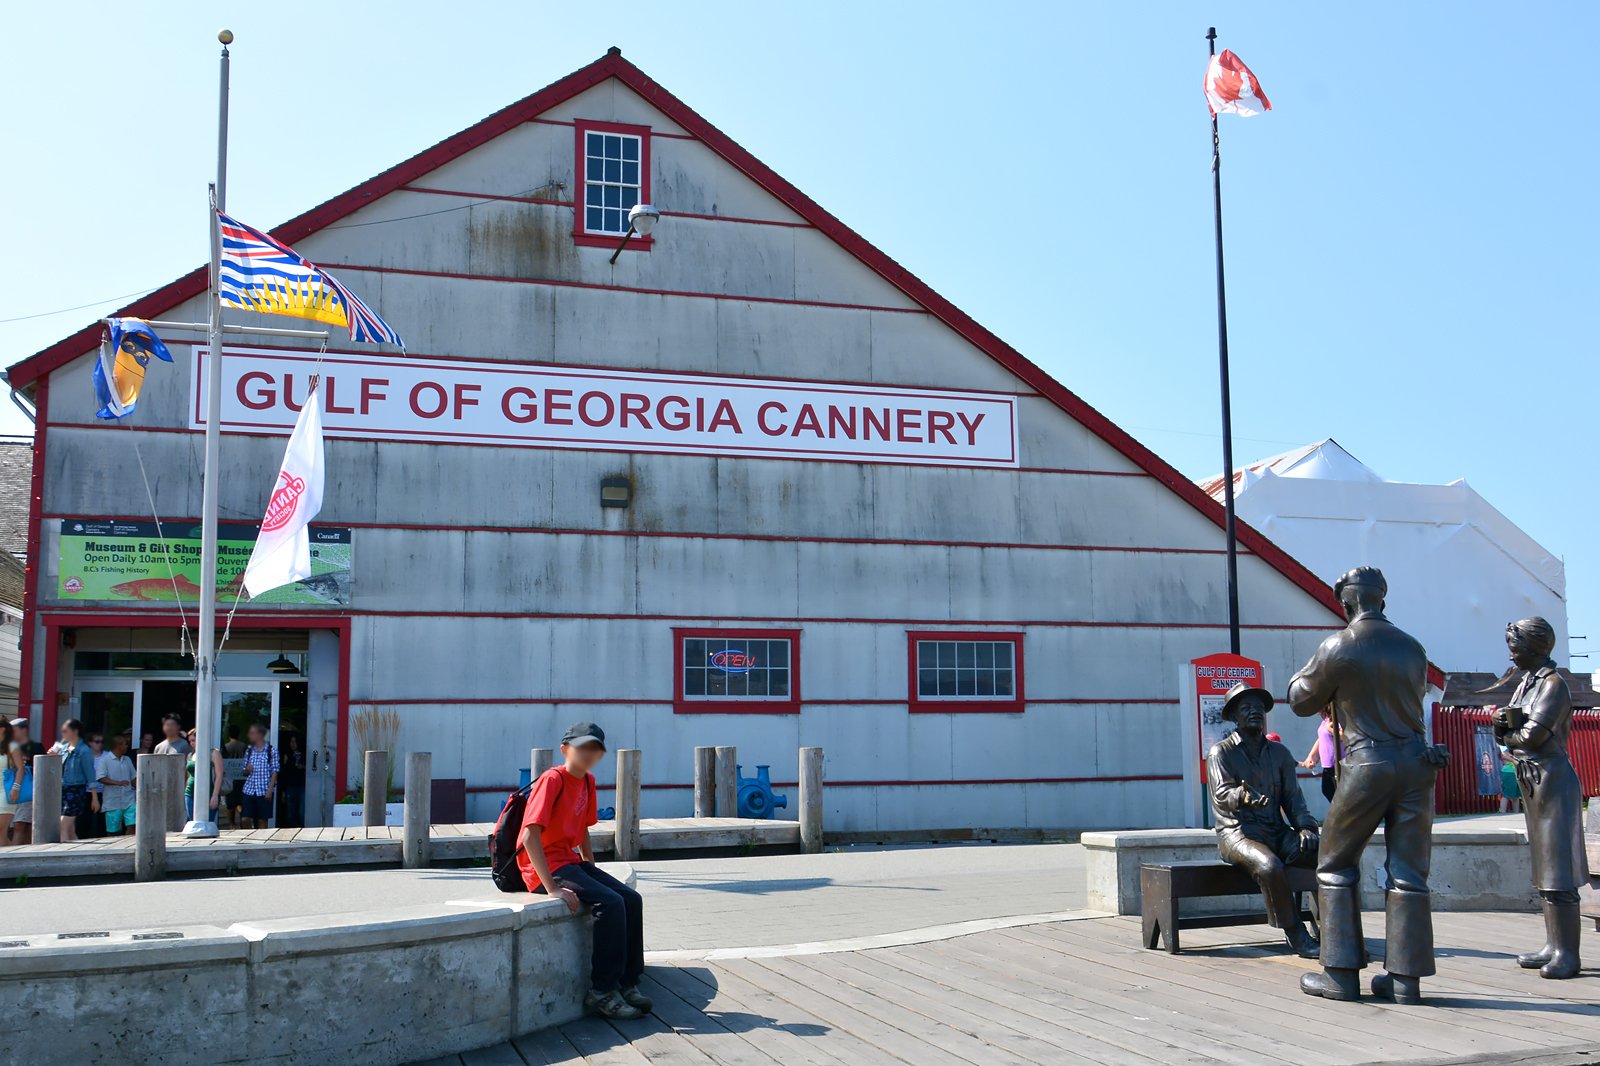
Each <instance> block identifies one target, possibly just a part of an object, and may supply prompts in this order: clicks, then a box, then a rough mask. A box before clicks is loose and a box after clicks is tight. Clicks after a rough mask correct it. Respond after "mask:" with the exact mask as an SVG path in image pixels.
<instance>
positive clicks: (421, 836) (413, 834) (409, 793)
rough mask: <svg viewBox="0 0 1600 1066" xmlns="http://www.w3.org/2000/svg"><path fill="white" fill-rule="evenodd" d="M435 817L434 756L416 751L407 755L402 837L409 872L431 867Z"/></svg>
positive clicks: (401, 841) (402, 847)
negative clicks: (432, 829)
mask: <svg viewBox="0 0 1600 1066" xmlns="http://www.w3.org/2000/svg"><path fill="white" fill-rule="evenodd" d="M432 816H433V754H432V753H431V752H426V751H413V752H411V753H410V754H409V755H407V756H406V809H405V819H404V828H403V829H402V831H401V835H400V861H401V864H402V865H403V866H405V868H406V869H408V870H416V869H420V868H421V867H424V866H427V865H428V860H429V858H430V856H429V851H430V848H429V845H430V843H431V839H430V837H429V828H428V827H429V826H430V825H431V824H432V822H433V817H432Z"/></svg>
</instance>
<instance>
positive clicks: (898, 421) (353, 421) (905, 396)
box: [189, 347, 1018, 467]
mask: <svg viewBox="0 0 1600 1066" xmlns="http://www.w3.org/2000/svg"><path fill="white" fill-rule="evenodd" d="M225 351H226V354H227V358H226V359H225V360H223V375H224V377H223V382H222V420H223V421H222V425H223V428H224V429H231V430H237V431H241V432H256V433H281V434H284V435H287V434H288V433H289V431H290V430H291V429H292V428H294V421H295V415H296V413H297V412H298V411H299V410H300V406H301V405H302V404H303V403H304V402H305V397H306V390H307V385H308V383H309V381H310V378H311V375H312V373H313V372H315V371H316V369H317V353H315V352H304V351H290V350H285V349H262V348H232V347H229V348H227V349H225ZM210 367H211V360H210V359H208V358H206V349H204V348H199V349H197V350H196V362H195V371H194V373H193V374H192V375H191V397H190V401H191V402H190V409H189V411H190V424H191V425H192V426H194V427H197V428H198V427H201V426H203V425H204V424H205V420H204V402H203V397H204V396H205V389H206V376H207V374H208V373H209V371H210ZM320 372H321V375H322V381H323V385H322V389H321V394H322V407H323V428H324V432H326V434H327V435H328V436H330V437H357V438H363V439H369V440H410V441H437V442H445V443H453V444H488V445H513V446H519V445H520V446H523V447H530V448H578V449H600V450H606V451H627V452H652V451H653V452H681V453H687V454H694V455H754V456H769V457H777V458H792V459H831V460H844V461H850V462H862V463H871V462H888V463H922V464H928V465H933V466H1000V467H1007V466H1017V465H1018V463H1017V410H1016V397H1015V396H1011V395H1007V394H1004V393H986V392H951V391H948V390H943V389H921V388H909V387H903V386H882V385H876V386H875V385H843V384H833V383H829V382H808V381H783V380H778V379H772V378H729V377H713V376H710V375H702V374H671V373H657V372H653V371H640V370H598V369H589V368H584V367H572V366H553V365H550V364H544V363H503V362H473V361H468V360H458V359H427V358H419V359H412V358H409V357H406V356H395V357H390V356H379V357H373V356H350V355H337V356H336V355H329V356H326V357H324V358H323V360H322V366H321V370H320Z"/></svg>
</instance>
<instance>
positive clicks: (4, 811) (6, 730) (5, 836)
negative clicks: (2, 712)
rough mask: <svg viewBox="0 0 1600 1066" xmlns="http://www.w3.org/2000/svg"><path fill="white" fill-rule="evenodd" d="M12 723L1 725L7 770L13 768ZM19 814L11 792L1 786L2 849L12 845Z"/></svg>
mask: <svg viewBox="0 0 1600 1066" xmlns="http://www.w3.org/2000/svg"><path fill="white" fill-rule="evenodd" d="M11 744H12V740H11V723H10V722H9V721H7V722H5V723H4V724H3V725H0V758H4V759H5V760H6V761H5V766H4V768H5V769H9V768H10V766H11V762H10V758H11ZM16 813H17V804H16V801H15V800H13V799H12V798H11V790H10V789H9V788H5V787H3V786H0V848H3V847H5V846H6V845H8V844H10V843H11V818H12V816H13V815H15V814H16Z"/></svg>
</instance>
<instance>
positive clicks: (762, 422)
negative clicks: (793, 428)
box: [756, 400, 789, 437]
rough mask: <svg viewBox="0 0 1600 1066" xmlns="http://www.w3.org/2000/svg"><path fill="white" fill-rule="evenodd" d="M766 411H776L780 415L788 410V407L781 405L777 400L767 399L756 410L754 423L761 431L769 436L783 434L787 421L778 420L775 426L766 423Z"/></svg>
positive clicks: (786, 427)
mask: <svg viewBox="0 0 1600 1066" xmlns="http://www.w3.org/2000/svg"><path fill="white" fill-rule="evenodd" d="M768 411H776V412H778V413H779V414H780V415H781V414H783V413H784V412H786V411H788V408H787V407H785V406H783V404H781V403H779V402H778V401H777V400H768V401H767V402H766V403H764V404H762V405H761V407H760V409H758V410H757V411H756V425H758V426H760V427H761V432H763V433H765V434H766V435H767V436H769V437H781V436H783V434H784V433H786V432H788V429H789V424H788V423H787V422H780V423H778V424H777V425H775V426H769V425H767V412H768Z"/></svg>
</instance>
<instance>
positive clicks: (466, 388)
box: [455, 382, 483, 422]
mask: <svg viewBox="0 0 1600 1066" xmlns="http://www.w3.org/2000/svg"><path fill="white" fill-rule="evenodd" d="M482 391H483V386H482V385H467V384H464V383H462V382H457V383H456V414H455V418H456V421H457V422H459V421H461V412H462V410H463V409H464V408H468V407H476V406H478V401H477V400H475V399H473V398H472V396H473V394H475V393H479V392H482Z"/></svg>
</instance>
